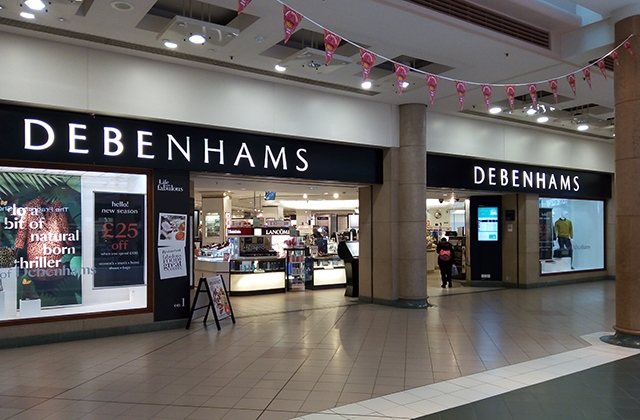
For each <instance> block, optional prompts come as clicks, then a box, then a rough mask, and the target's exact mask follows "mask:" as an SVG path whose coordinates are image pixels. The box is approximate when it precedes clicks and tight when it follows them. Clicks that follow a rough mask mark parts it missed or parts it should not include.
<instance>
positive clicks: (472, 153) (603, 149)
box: [427, 112, 615, 172]
mask: <svg viewBox="0 0 640 420" xmlns="http://www.w3.org/2000/svg"><path fill="white" fill-rule="evenodd" d="M427 152H431V153H446V154H453V155H462V156H468V157H476V158H479V159H489V160H500V161H508V162H519V163H525V164H530V165H543V166H558V167H562V168H571V169H582V170H591V171H602V172H614V159H615V154H614V145H613V142H610V143H607V142H604V141H597V140H589V139H586V138H583V137H577V136H576V137H574V136H569V135H562V134H556V133H553V132H548V131H546V130H534V129H531V128H523V127H517V126H510V125H502V124H497V123H493V122H489V121H479V120H476V119H469V118H461V117H457V116H451V115H445V114H437V113H433V112H431V113H427Z"/></svg>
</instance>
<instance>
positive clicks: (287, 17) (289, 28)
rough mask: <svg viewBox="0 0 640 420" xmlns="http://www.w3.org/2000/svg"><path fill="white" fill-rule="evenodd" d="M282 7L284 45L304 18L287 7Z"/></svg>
mask: <svg viewBox="0 0 640 420" xmlns="http://www.w3.org/2000/svg"><path fill="white" fill-rule="evenodd" d="M282 7H283V13H284V43H285V44H286V43H287V41H288V40H289V38H290V37H291V35H292V34H293V33H294V32H295V30H296V28H297V27H298V25H299V24H300V22H301V21H302V19H303V17H304V16H302V15H301V14H300V13H298V12H296V11H295V10H293V9H290V8H289V7H288V6H282Z"/></svg>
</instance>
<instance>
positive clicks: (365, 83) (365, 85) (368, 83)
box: [360, 80, 371, 89]
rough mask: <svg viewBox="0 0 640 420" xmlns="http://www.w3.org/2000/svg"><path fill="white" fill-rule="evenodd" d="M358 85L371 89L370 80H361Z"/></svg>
mask: <svg viewBox="0 0 640 420" xmlns="http://www.w3.org/2000/svg"><path fill="white" fill-rule="evenodd" d="M360 87H362V89H371V82H370V81H369V80H367V81H365V82H362V84H361V85H360Z"/></svg>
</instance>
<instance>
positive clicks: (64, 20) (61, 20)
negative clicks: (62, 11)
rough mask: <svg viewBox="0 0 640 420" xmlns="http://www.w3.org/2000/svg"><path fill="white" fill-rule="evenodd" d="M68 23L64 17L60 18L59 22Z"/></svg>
mask: <svg viewBox="0 0 640 420" xmlns="http://www.w3.org/2000/svg"><path fill="white" fill-rule="evenodd" d="M66 21H67V19H65V18H63V17H61V18H58V22H66Z"/></svg>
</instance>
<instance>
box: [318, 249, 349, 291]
mask: <svg viewBox="0 0 640 420" xmlns="http://www.w3.org/2000/svg"><path fill="white" fill-rule="evenodd" d="M346 285H347V274H346V271H345V266H344V261H343V260H342V259H341V258H340V257H338V256H337V255H327V256H324V257H315V258H314V259H313V288H314V289H321V288H329V287H345V286H346Z"/></svg>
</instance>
